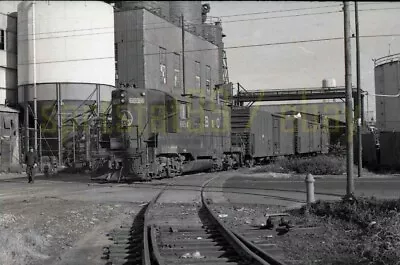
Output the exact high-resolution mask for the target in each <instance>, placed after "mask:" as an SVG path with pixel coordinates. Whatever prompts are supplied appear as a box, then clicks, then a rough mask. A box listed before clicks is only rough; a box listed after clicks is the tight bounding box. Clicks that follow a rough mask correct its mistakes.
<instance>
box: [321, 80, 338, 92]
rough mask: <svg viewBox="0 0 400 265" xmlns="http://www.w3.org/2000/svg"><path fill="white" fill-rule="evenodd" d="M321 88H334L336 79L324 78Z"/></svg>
mask: <svg viewBox="0 0 400 265" xmlns="http://www.w3.org/2000/svg"><path fill="white" fill-rule="evenodd" d="M322 88H324V89H327V88H336V79H334V78H325V79H324V80H322Z"/></svg>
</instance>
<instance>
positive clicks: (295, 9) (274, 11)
mask: <svg viewBox="0 0 400 265" xmlns="http://www.w3.org/2000/svg"><path fill="white" fill-rule="evenodd" d="M328 7H340V5H337V4H336V5H328V6H319V7H305V8H304V7H303V8H292V9H281V10H272V11H261V12H254V13H241V14H235V15H225V16H219V17H239V16H250V15H260V14H270V13H283V12H291V11H300V10H312V9H321V8H328Z"/></svg>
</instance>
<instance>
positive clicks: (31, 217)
mask: <svg viewBox="0 0 400 265" xmlns="http://www.w3.org/2000/svg"><path fill="white" fill-rule="evenodd" d="M137 208H138V206H137V205H133V204H130V203H119V204H115V203H92V202H82V201H68V200H64V199H58V198H54V197H53V198H52V197H47V198H40V199H33V200H24V201H22V202H20V201H14V202H13V201H10V202H3V203H2V207H1V214H0V227H1V228H0V240H1V242H2V244H1V246H0V264H4V265H14V264H15V265H17V264H18V265H19V264H21V265H22V264H32V265H35V264H38V265H39V264H40V265H42V264H52V263H54V262H56V261H58V260H61V254H62V253H63V252H65V251H67V250H68V249H71V248H72V247H73V246H74V244H75V243H76V242H77V241H78V240H79V239H80V238H82V237H83V236H84V235H85V234H86V233H87V232H89V231H91V230H93V229H94V228H95V227H96V226H98V225H100V224H102V223H107V222H110V221H112V219H114V218H115V217H117V216H118V218H119V219H121V220H122V219H126V218H128V217H132V218H133V216H134V215H135V212H136V210H137ZM104 232H105V231H104ZM100 251H101V249H99V253H100Z"/></svg>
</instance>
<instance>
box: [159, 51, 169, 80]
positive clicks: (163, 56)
mask: <svg viewBox="0 0 400 265" xmlns="http://www.w3.org/2000/svg"><path fill="white" fill-rule="evenodd" d="M160 82H161V84H166V83H167V50H166V49H164V48H162V47H160Z"/></svg>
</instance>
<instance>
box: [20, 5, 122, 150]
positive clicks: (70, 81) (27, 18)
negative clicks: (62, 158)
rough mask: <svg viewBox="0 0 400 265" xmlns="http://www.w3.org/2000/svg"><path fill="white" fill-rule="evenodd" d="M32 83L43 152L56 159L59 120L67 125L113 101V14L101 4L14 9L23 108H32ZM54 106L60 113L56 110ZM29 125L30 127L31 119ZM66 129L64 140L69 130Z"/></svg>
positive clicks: (111, 9) (110, 9) (34, 6)
mask: <svg viewBox="0 0 400 265" xmlns="http://www.w3.org/2000/svg"><path fill="white" fill-rule="evenodd" d="M33 14H35V15H33ZM33 29H35V30H33ZM34 83H35V84H36V88H37V89H36V91H37V102H38V104H37V105H38V121H39V123H40V124H41V129H42V133H44V134H45V135H47V136H48V140H47V141H44V142H43V149H47V150H50V149H51V150H53V151H54V152H55V153H56V154H57V145H58V140H59V139H58V138H56V137H57V135H58V126H57V118H58V115H62V117H61V118H62V120H63V121H65V120H66V119H67V118H68V117H69V116H76V115H79V113H82V112H85V111H86V110H87V109H88V105H89V104H93V103H96V102H98V101H100V103H101V105H99V106H100V109H104V108H106V107H107V106H108V104H109V102H110V100H111V91H112V89H113V88H114V86H115V58H114V12H113V8H112V7H111V6H110V5H109V4H106V3H105V2H102V1H35V2H33V1H23V2H21V3H20V4H19V5H18V102H19V103H20V104H21V105H25V103H26V102H29V104H31V105H32V102H33V100H34V89H33V88H34ZM57 99H59V102H58V101H57ZM57 105H61V106H62V109H61V110H58V108H57ZM32 109H33V108H32ZM30 120H31V125H30V127H33V123H32V121H33V119H32V117H31V118H30ZM62 125H63V124H62ZM65 126H66V127H65V128H64V127H63V135H66V134H67V132H66V131H67V130H69V129H66V128H67V125H65ZM69 126H71V124H70V125H69ZM54 152H51V153H52V154H53V153H54Z"/></svg>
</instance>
